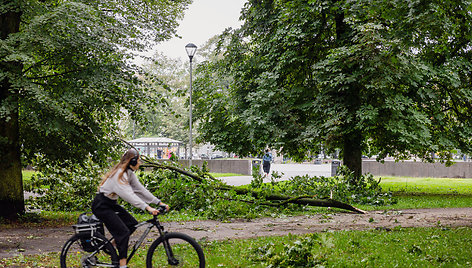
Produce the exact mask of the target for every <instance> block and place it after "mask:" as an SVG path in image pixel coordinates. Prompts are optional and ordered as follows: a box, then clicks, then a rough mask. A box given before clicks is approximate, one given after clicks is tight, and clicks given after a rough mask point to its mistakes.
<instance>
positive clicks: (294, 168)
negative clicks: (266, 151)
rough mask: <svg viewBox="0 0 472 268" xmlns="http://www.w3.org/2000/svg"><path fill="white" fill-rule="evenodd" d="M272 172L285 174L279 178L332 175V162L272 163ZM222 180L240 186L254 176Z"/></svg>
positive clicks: (223, 178) (266, 179)
mask: <svg viewBox="0 0 472 268" xmlns="http://www.w3.org/2000/svg"><path fill="white" fill-rule="evenodd" d="M270 172H271V173H272V172H278V173H279V174H281V175H282V174H283V175H282V178H280V179H279V180H288V179H289V178H291V177H294V176H303V175H308V176H310V177H314V176H325V177H328V176H331V164H318V165H315V164H272V165H271V167H270ZM220 179H221V180H223V181H225V182H226V183H228V184H229V185H234V186H239V185H244V184H249V183H251V180H252V176H235V177H222V178H220ZM264 182H270V177H267V178H264Z"/></svg>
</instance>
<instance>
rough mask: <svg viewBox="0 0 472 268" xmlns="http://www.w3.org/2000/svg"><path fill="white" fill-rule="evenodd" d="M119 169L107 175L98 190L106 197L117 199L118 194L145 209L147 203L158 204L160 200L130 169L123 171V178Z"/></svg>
mask: <svg viewBox="0 0 472 268" xmlns="http://www.w3.org/2000/svg"><path fill="white" fill-rule="evenodd" d="M120 173H121V170H117V171H116V173H115V174H113V176H111V177H109V178H108V179H107V180H106V181H105V183H104V184H103V185H102V186H100V189H99V192H100V193H103V194H104V195H105V196H106V197H108V198H110V199H113V200H117V199H118V196H119V197H121V198H122V199H123V200H125V201H126V202H128V203H130V204H131V205H133V206H135V207H137V208H140V209H142V210H146V207H147V206H148V204H157V205H158V204H159V203H160V202H161V200H159V199H158V198H157V197H155V196H154V195H153V194H151V192H149V191H148V190H147V189H146V188H145V187H144V186H143V185H142V184H141V182H140V181H139V179H138V178H137V177H136V174H134V172H133V171H132V170H131V169H127V170H126V171H125V172H124V173H123V179H122V180H121V179H119V178H118V176H119V174H120Z"/></svg>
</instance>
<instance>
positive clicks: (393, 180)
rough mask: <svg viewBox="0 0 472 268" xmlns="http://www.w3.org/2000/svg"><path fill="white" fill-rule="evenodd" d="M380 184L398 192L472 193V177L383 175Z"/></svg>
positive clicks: (384, 187)
mask: <svg viewBox="0 0 472 268" xmlns="http://www.w3.org/2000/svg"><path fill="white" fill-rule="evenodd" d="M380 185H381V186H382V188H383V189H384V190H386V191H393V192H396V193H408V194H418V193H421V194H424V193H427V194H462V195H472V179H450V178H412V177H382V178H381V183H380Z"/></svg>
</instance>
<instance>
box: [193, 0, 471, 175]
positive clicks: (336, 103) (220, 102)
mask: <svg viewBox="0 0 472 268" xmlns="http://www.w3.org/2000/svg"><path fill="white" fill-rule="evenodd" d="M241 19H242V20H243V22H244V23H243V25H242V26H241V28H240V29H236V30H230V31H226V32H225V33H224V34H223V35H222V42H221V43H222V45H221V47H220V50H219V53H220V54H221V55H222V56H223V57H221V58H220V59H218V60H213V61H208V62H206V63H203V64H201V65H200V66H199V79H197V81H196V86H195V88H196V91H199V92H200V93H199V94H196V95H198V96H200V99H199V101H197V103H198V102H200V104H199V105H197V107H201V108H203V107H205V108H204V109H200V111H198V112H197V114H199V115H200V118H201V124H200V129H199V131H200V133H201V135H202V137H203V138H204V139H205V140H207V141H209V142H211V143H214V144H218V145H219V146H220V148H223V149H225V150H227V151H233V152H235V153H238V154H241V155H247V154H250V153H258V152H261V151H262V150H263V149H264V148H265V147H271V148H275V149H279V150H281V152H282V153H284V154H289V155H291V156H292V157H295V158H297V159H302V158H303V157H305V156H306V154H307V152H312V153H313V152H317V151H319V150H320V146H324V148H326V149H328V150H334V149H336V148H339V149H340V150H341V155H342V157H343V162H344V164H346V165H347V166H348V167H349V168H350V169H351V170H353V171H354V172H356V174H358V175H359V174H361V156H362V154H372V155H373V154H375V155H378V159H383V158H385V157H386V156H393V157H395V158H396V159H405V158H410V157H412V156H417V157H420V158H422V159H425V160H429V161H432V160H433V157H437V158H439V159H441V160H444V161H448V160H450V159H451V152H452V151H453V150H455V149H461V150H463V151H464V152H469V153H470V152H471V149H472V146H471V145H472V143H471V139H470V137H471V136H472V124H471V120H470V117H471V115H472V110H471V109H472V95H471V92H472V91H471V85H472V84H471V77H472V73H471V70H472V65H471V62H472V61H471V56H472V50H471V48H472V46H471V40H472V6H471V3H470V1H461V0H458V1H452V0H451V1H448V0H446V1H442V0H441V1H439V0H437V1H403V0H402V1H391V0H388V1H387V0H357V1H349V0H339V1H321V0H310V1H302V0H290V1H289V0H264V1H259V0H249V1H248V2H247V3H246V5H245V7H244V8H243V10H242V13H241ZM211 94H213V95H211ZM210 96H211V97H210Z"/></svg>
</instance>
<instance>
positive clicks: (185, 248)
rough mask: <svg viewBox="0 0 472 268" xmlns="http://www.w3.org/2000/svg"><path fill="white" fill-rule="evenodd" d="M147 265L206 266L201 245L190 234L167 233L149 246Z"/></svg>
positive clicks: (149, 266) (150, 266)
mask: <svg viewBox="0 0 472 268" xmlns="http://www.w3.org/2000/svg"><path fill="white" fill-rule="evenodd" d="M146 267H147V268H152V267H192V268H194V267H200V268H203V267H205V256H204V254H203V249H202V248H201V247H200V245H199V244H198V243H197V242H196V241H195V240H194V239H193V238H191V237H190V236H188V235H186V234H181V233H167V234H165V236H163V237H159V238H158V239H157V240H156V241H154V242H153V243H152V245H151V246H150V247H149V250H148V253H147V257H146Z"/></svg>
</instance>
